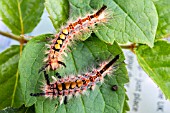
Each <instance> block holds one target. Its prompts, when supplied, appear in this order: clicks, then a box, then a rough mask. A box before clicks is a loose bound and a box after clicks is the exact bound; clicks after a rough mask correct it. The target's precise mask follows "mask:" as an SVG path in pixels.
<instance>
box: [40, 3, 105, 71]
mask: <svg viewBox="0 0 170 113" xmlns="http://www.w3.org/2000/svg"><path fill="white" fill-rule="evenodd" d="M106 8H107V7H106V6H105V5H103V7H102V8H101V9H100V10H98V11H97V12H96V13H94V14H91V15H88V16H86V17H85V18H80V19H78V20H77V21H75V22H73V23H70V24H69V25H67V26H66V27H64V28H63V29H62V30H61V31H60V32H59V33H58V34H56V35H55V38H54V39H53V40H52V41H51V44H50V45H48V48H49V50H48V51H47V52H46V54H47V58H45V59H44V62H45V63H46V64H45V65H44V66H43V67H42V68H41V69H40V70H39V72H41V71H44V70H56V69H57V68H59V67H60V65H63V66H64V67H66V65H65V63H64V62H62V60H63V59H62V55H63V54H64V51H65V50H66V48H67V45H68V44H69V42H70V41H71V40H73V36H74V35H75V34H77V33H78V32H79V31H83V30H85V29H88V27H89V26H94V25H95V24H97V23H100V22H102V21H105V20H106V18H105V14H104V10H105V9H106Z"/></svg>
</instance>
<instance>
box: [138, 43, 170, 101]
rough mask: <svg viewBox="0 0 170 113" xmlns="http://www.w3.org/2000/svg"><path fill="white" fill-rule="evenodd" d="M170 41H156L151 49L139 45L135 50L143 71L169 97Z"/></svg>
mask: <svg viewBox="0 0 170 113" xmlns="http://www.w3.org/2000/svg"><path fill="white" fill-rule="evenodd" d="M169 47H170V43H168V42H166V41H158V42H156V43H155V46H154V47H153V48H152V49H151V48H149V47H148V46H144V45H142V46H139V47H138V49H137V50H136V54H137V58H138V62H139V64H140V65H141V67H142V68H143V69H144V70H145V72H146V73H147V74H148V75H149V76H150V77H151V78H152V79H153V80H154V82H155V83H156V84H157V85H158V86H159V87H160V88H161V90H162V91H163V93H164V94H165V96H166V98H168V99H170V48H169Z"/></svg>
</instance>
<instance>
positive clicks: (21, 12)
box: [0, 0, 44, 35]
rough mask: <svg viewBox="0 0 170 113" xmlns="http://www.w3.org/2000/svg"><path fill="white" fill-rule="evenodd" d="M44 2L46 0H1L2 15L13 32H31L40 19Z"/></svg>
mask: <svg viewBox="0 0 170 113" xmlns="http://www.w3.org/2000/svg"><path fill="white" fill-rule="evenodd" d="M43 3H44V0H0V16H1V17H2V21H3V22H4V23H5V24H6V25H7V26H8V27H9V28H10V29H11V30H12V33H14V34H17V35H20V34H25V33H29V32H31V31H32V30H33V29H34V28H35V26H36V25H37V24H38V23H39V21H40V18H41V15H42V13H43V10H44V4H43Z"/></svg>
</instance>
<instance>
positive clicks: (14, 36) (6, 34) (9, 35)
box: [0, 30, 28, 43]
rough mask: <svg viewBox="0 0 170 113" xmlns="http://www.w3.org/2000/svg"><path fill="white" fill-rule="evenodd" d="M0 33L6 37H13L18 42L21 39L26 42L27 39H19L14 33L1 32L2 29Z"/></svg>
mask: <svg viewBox="0 0 170 113" xmlns="http://www.w3.org/2000/svg"><path fill="white" fill-rule="evenodd" d="M0 35H3V36H6V37H8V38H11V39H14V40H16V41H19V42H20V41H21V40H23V42H24V43H27V41H28V40H25V39H21V37H20V36H16V35H13V34H10V33H8V32H3V31H1V30H0Z"/></svg>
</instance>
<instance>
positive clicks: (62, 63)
mask: <svg viewBox="0 0 170 113" xmlns="http://www.w3.org/2000/svg"><path fill="white" fill-rule="evenodd" d="M58 63H59V64H61V65H63V66H64V67H66V65H65V63H64V62H61V61H58Z"/></svg>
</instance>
